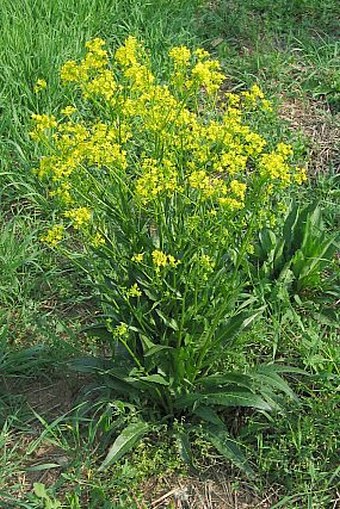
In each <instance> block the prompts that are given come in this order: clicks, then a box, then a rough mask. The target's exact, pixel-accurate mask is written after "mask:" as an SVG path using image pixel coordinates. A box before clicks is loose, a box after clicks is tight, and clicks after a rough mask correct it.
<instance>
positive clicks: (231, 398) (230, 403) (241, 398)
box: [203, 392, 272, 411]
mask: <svg viewBox="0 0 340 509" xmlns="http://www.w3.org/2000/svg"><path fill="white" fill-rule="evenodd" d="M203 401H204V403H206V404H207V405H218V406H224V407H239V406H240V407H249V408H256V409H257V410H267V411H269V410H272V407H271V406H270V405H269V404H268V403H267V402H266V401H265V400H264V399H263V398H261V397H260V396H258V395H257V394H252V393H251V392H239V393H236V392H235V393H229V394H228V393H223V392H222V393H220V392H216V393H212V394H209V395H207V396H205V397H204V399H203Z"/></svg>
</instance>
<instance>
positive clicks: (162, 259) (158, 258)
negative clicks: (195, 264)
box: [151, 249, 179, 270]
mask: <svg viewBox="0 0 340 509" xmlns="http://www.w3.org/2000/svg"><path fill="white" fill-rule="evenodd" d="M151 255H152V261H153V264H154V265H155V267H156V270H159V269H160V268H161V267H166V266H170V267H176V265H178V264H179V260H176V258H175V257H174V256H172V255H167V254H165V253H163V251H160V250H159V249H155V250H154V251H152V253H151Z"/></svg>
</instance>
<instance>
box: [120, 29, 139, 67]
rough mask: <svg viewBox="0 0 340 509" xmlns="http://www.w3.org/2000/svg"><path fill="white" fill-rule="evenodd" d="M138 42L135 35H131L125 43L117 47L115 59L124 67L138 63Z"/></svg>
mask: <svg viewBox="0 0 340 509" xmlns="http://www.w3.org/2000/svg"><path fill="white" fill-rule="evenodd" d="M138 48H139V45H138V42H137V39H136V38H135V37H132V36H129V37H128V38H127V39H126V40H125V42H124V44H123V45H122V46H121V47H120V48H118V49H117V51H116V53H115V59H116V60H117V62H118V63H119V64H120V65H122V66H123V67H128V66H130V65H135V64H137V52H138Z"/></svg>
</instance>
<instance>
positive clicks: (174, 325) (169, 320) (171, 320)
mask: <svg viewBox="0 0 340 509" xmlns="http://www.w3.org/2000/svg"><path fill="white" fill-rule="evenodd" d="M156 313H157V314H158V316H159V317H160V318H161V320H162V321H163V322H164V324H165V325H166V326H167V327H169V328H170V329H172V330H174V331H178V329H179V327H178V323H177V322H176V320H175V319H174V318H171V317H169V316H165V315H164V313H162V311H161V310H160V309H156Z"/></svg>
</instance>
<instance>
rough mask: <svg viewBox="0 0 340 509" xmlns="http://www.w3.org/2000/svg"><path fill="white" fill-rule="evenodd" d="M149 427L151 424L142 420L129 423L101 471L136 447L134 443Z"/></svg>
mask: <svg viewBox="0 0 340 509" xmlns="http://www.w3.org/2000/svg"><path fill="white" fill-rule="evenodd" d="M149 429H150V427H149V425H148V424H147V423H145V422H142V421H139V422H134V423H132V424H129V426H127V427H126V428H125V429H124V431H122V433H121V434H120V435H119V436H118V437H117V438H116V440H115V441H114V443H113V444H112V446H111V447H110V449H109V452H108V453H107V456H106V458H105V459H104V461H103V462H102V464H101V465H100V467H99V469H98V470H99V471H100V472H101V471H103V470H104V469H105V468H107V467H108V466H109V465H111V464H112V463H115V462H116V461H118V460H119V459H120V458H121V457H122V456H124V454H126V453H127V452H128V451H130V450H131V449H132V448H133V447H134V445H135V444H136V443H137V442H138V441H139V440H140V439H141V438H142V437H143V436H144V435H145V434H146V433H147V432H148V431H149Z"/></svg>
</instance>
